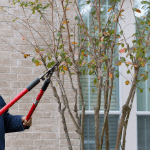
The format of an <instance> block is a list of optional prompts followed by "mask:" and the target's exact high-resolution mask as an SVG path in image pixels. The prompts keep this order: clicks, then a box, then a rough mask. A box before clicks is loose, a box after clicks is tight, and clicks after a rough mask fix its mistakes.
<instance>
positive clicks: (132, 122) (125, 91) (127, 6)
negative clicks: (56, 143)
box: [119, 0, 137, 150]
mask: <svg viewBox="0 0 150 150" xmlns="http://www.w3.org/2000/svg"><path fill="white" fill-rule="evenodd" d="M131 3H132V7H134V5H135V4H134V3H135V1H134V0H131ZM131 3H130V0H126V1H125V2H124V5H123V9H124V10H125V11H124V12H123V15H124V16H125V20H122V21H121V26H122V29H123V30H124V33H125V38H128V37H131V38H129V39H128V40H127V42H128V43H129V46H130V47H132V46H133V43H132V40H133V38H132V35H133V34H134V33H135V30H136V29H135V25H134V23H135V18H134V15H133V10H132V7H131ZM125 55H126V54H121V55H120V56H123V57H126V56H125ZM128 60H129V61H131V60H130V58H128ZM120 72H121V74H123V75H124V76H125V77H126V78H124V77H122V76H120V83H119V84H120V85H121V86H120V100H121V102H122V104H121V105H124V104H125V102H126V100H127V98H128V95H129V90H130V87H131V85H125V81H126V80H127V79H131V78H132V77H131V74H127V67H126V66H125V65H124V64H122V65H121V66H120ZM126 149H127V150H129V149H133V150H137V116H136V94H135V97H134V102H133V106H132V110H131V113H130V117H129V122H128V127H127V135H126Z"/></svg>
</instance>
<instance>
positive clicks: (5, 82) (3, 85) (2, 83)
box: [0, 80, 10, 88]
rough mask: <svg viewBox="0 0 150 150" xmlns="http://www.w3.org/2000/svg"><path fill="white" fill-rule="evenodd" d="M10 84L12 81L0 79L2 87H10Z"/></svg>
mask: <svg viewBox="0 0 150 150" xmlns="http://www.w3.org/2000/svg"><path fill="white" fill-rule="evenodd" d="M9 86H10V82H9V81H3V80H0V88H3V87H5V88H6V87H9Z"/></svg>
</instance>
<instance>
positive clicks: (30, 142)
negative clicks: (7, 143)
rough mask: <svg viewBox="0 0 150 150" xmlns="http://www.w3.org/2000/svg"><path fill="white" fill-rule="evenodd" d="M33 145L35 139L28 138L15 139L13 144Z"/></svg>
mask: <svg viewBox="0 0 150 150" xmlns="http://www.w3.org/2000/svg"><path fill="white" fill-rule="evenodd" d="M27 145H28V146H33V141H32V140H28V139H21V140H20V139H19V140H13V141H12V146H27Z"/></svg>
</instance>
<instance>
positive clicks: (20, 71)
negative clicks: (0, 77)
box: [11, 67, 32, 74]
mask: <svg viewBox="0 0 150 150" xmlns="http://www.w3.org/2000/svg"><path fill="white" fill-rule="evenodd" d="M11 73H16V74H32V68H27V67H26V68H25V67H11Z"/></svg>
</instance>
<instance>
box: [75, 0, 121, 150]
mask: <svg viewBox="0 0 150 150" xmlns="http://www.w3.org/2000/svg"><path fill="white" fill-rule="evenodd" d="M78 4H79V9H80V12H81V14H82V16H83V20H84V22H85V24H86V26H87V27H88V29H89V34H90V35H92V34H93V32H94V27H92V26H91V23H92V21H93V16H92V15H91V13H92V12H93V10H94V8H93V7H92V5H91V3H89V4H87V3H86V0H78ZM83 4H84V5H83ZM110 7H111V5H110V0H105V3H104V5H103V6H102V8H101V11H103V12H104V13H103V16H102V17H101V19H102V20H103V22H105V21H106V19H107V18H108V14H107V13H108V9H109V8H110ZM96 25H98V23H97V22H96V21H94V26H96ZM80 36H81V37H82V35H80ZM82 38H84V37H82ZM85 46H86V45H85ZM87 60H88V61H89V62H90V58H89V57H88V58H87ZM95 78H96V76H95V75H83V76H81V78H80V79H81V84H82V92H83V97H84V100H85V104H86V108H85V109H86V111H85V131H84V132H85V134H84V137H85V141H84V143H85V150H95V128H94V127H95V125H94V122H95V121H94V107H95V106H96V100H97V94H96V93H97V87H96V86H95V85H94V83H93V81H94V79H95ZM118 82H119V80H118V79H116V80H115V81H114V87H115V88H114V89H113V96H112V99H111V106H110V115H109V117H108V120H109V139H110V150H114V149H115V145H116V136H117V128H118V119H119V115H120V110H119V83H118ZM93 89H94V93H93V91H92V90H93ZM102 93H103V91H102ZM101 101H102V102H101V108H100V132H101V129H102V126H103V122H104V101H103V95H102V97H101ZM80 109H81V108H80ZM100 134H101V133H100ZM104 139H105V138H104ZM103 150H105V142H104V143H103Z"/></svg>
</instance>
